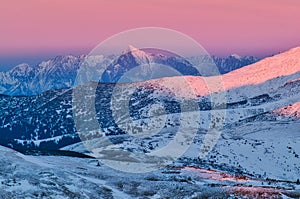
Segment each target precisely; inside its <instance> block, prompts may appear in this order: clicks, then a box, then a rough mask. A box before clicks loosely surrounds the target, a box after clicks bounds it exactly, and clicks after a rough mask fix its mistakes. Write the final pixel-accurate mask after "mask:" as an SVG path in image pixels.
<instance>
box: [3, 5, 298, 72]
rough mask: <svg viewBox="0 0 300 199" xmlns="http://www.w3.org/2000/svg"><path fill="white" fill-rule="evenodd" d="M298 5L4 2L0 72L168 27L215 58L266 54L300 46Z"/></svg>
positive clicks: (83, 51) (82, 51)
mask: <svg viewBox="0 0 300 199" xmlns="http://www.w3.org/2000/svg"><path fill="white" fill-rule="evenodd" d="M299 19H300V1H299V0H248V1H246V0H143V1H141V0H26V1H22V0H1V6H0V32H1V34H0V70H6V69H8V68H10V67H12V66H14V65H16V64H19V63H23V62H27V63H30V64H35V63H37V62H39V61H41V60H43V59H47V58H50V57H53V56H56V55H67V54H74V55H79V54H87V53H89V51H91V50H92V49H93V48H94V47H95V46H97V45H98V44H99V43H100V42H102V41H103V40H105V39H107V38H108V37H110V36H112V35H114V34H117V33H119V32H122V31H125V30H129V29H132V28H140V27H149V26H154V27H163V28H170V29H174V30H176V31H179V32H182V33H184V34H186V35H188V36H190V37H192V38H193V39H195V40H196V41H197V42H198V43H200V44H201V45H202V46H203V47H204V48H205V49H206V50H207V51H208V52H209V53H210V54H212V55H217V56H226V55H229V54H233V53H236V54H240V55H254V56H259V57H263V56H267V55H271V54H276V53H278V52H280V51H284V50H288V49H290V48H292V47H296V46H300V36H299V35H300V26H299Z"/></svg>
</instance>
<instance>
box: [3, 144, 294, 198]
mask: <svg viewBox="0 0 300 199" xmlns="http://www.w3.org/2000/svg"><path fill="white" fill-rule="evenodd" d="M0 158H1V162H0V165H1V173H0V181H1V183H0V197H1V198H3V199H10V198H70V199H71V198H141V197H143V198H145V197H147V198H162V197H165V196H169V197H172V198H189V197H191V196H192V197H195V198H205V197H220V198H236V197H238V198H255V197H259V198H282V197H284V196H285V195H288V194H290V195H291V191H290V190H289V185H288V184H285V185H284V184H283V183H277V182H270V183H269V184H267V183H268V182H267V181H258V180H256V179H251V178H248V177H245V176H241V175H240V176H235V175H231V174H229V173H226V172H221V171H218V170H207V169H204V168H197V167H184V166H180V167H179V166H177V167H173V166H171V167H167V168H164V169H161V170H158V171H155V172H151V173H145V174H138V175H135V174H132V173H124V172H120V171H116V170H112V169H110V168H108V167H107V166H105V165H103V164H101V163H100V164H99V163H98V161H97V160H95V159H87V158H85V159H83V158H74V157H61V156H27V155H23V154H20V153H18V152H15V151H13V150H11V149H7V148H5V147H2V146H0ZM116 176H117V177H116ZM262 183H265V185H263V184H262ZM278 186H281V187H282V188H280V189H278V188H277V187H278ZM293 194H294V195H295V196H297V194H298V195H299V193H297V192H293Z"/></svg>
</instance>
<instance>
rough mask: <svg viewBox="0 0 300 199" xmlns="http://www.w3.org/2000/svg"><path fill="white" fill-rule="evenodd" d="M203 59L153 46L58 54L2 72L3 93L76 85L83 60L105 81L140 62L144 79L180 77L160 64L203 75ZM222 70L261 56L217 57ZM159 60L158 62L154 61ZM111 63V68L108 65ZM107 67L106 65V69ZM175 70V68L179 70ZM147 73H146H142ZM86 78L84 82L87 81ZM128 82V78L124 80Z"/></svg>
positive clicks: (89, 73)
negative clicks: (116, 51) (106, 52)
mask: <svg viewBox="0 0 300 199" xmlns="http://www.w3.org/2000/svg"><path fill="white" fill-rule="evenodd" d="M203 59H210V58H208V57H205V58H203V57H191V58H188V59H187V60H185V59H183V58H180V57H178V56H176V55H173V54H167V53H166V52H164V51H159V52H158V51H153V50H151V49H143V50H139V49H136V48H134V47H129V49H128V50H126V51H125V52H124V53H123V54H121V55H120V56H119V57H115V56H113V55H112V56H108V57H104V56H102V55H99V56H89V57H87V56H85V55H82V56H70V55H69V56H57V57H55V58H54V59H50V60H48V61H43V62H41V63H40V64H38V65H37V66H29V65H28V64H20V65H18V66H16V67H14V68H13V69H11V70H10V71H7V72H0V93H1V94H6V95H11V96H18V95H36V94H40V93H42V92H45V91H48V90H53V89H61V88H70V87H72V86H74V83H75V78H76V75H77V73H78V70H79V67H80V66H81V67H86V66H85V65H84V64H82V63H83V61H88V63H89V65H91V66H89V67H86V68H84V70H86V75H87V76H88V79H90V80H91V79H92V80H93V81H98V80H99V79H100V74H102V73H103V76H102V81H104V82H116V81H117V80H119V79H120V77H122V76H123V74H124V73H126V72H127V71H129V70H131V69H133V68H134V67H135V66H137V65H143V66H144V68H143V70H142V71H141V70H139V71H140V73H139V74H135V75H136V78H141V79H142V80H146V79H151V78H160V77H169V76H176V75H178V73H177V74H176V72H171V73H170V70H166V71H165V72H163V71H164V70H157V68H156V70H153V66H154V65H155V64H157V67H159V64H160V65H165V66H170V67H171V68H174V69H175V70H176V71H178V72H179V73H180V74H181V75H201V74H199V72H198V71H197V70H196V69H195V67H194V65H193V64H197V63H199V62H201V63H203ZM213 60H214V61H215V63H216V65H217V67H218V69H219V70H220V73H221V74H223V73H226V72H229V71H232V70H235V69H237V68H240V67H243V66H245V65H248V64H251V63H253V62H255V61H257V60H258V59H256V58H254V57H238V56H229V57H227V58H217V57H213ZM154 63H155V64H154ZM106 66H107V68H106ZM104 68H106V70H105V71H103V70H104ZM175 70H174V71H175ZM142 73H143V74H142ZM85 81H86V80H85V79H84V78H83V79H82V80H81V82H85ZM124 81H126V80H124Z"/></svg>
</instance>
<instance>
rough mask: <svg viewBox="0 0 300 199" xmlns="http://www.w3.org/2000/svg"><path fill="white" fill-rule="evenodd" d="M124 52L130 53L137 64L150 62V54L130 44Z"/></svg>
mask: <svg viewBox="0 0 300 199" xmlns="http://www.w3.org/2000/svg"><path fill="white" fill-rule="evenodd" d="M125 52H126V54H127V53H130V54H131V55H132V56H133V57H134V58H135V60H136V61H137V63H139V64H143V63H149V62H151V57H150V55H148V54H147V53H146V52H145V51H143V50H140V49H138V48H136V47H134V46H132V45H129V46H128V48H127V50H126V51H125Z"/></svg>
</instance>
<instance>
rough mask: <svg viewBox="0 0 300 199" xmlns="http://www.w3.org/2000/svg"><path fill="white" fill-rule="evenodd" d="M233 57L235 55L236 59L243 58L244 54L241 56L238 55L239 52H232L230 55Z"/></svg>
mask: <svg viewBox="0 0 300 199" xmlns="http://www.w3.org/2000/svg"><path fill="white" fill-rule="evenodd" d="M230 56H231V57H234V58H236V59H241V58H242V56H240V55H238V54H236V53H234V54H232V55H230Z"/></svg>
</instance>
